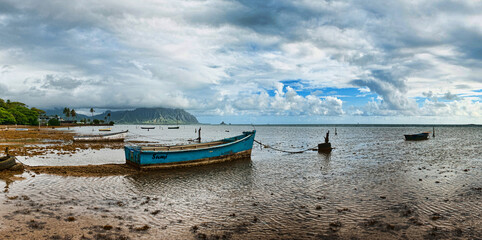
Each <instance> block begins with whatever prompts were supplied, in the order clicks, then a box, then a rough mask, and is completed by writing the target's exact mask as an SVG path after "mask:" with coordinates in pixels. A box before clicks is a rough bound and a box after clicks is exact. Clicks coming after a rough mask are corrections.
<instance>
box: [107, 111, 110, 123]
mask: <svg viewBox="0 0 482 240" xmlns="http://www.w3.org/2000/svg"><path fill="white" fill-rule="evenodd" d="M107 117H108V118H109V122H110V113H107Z"/></svg>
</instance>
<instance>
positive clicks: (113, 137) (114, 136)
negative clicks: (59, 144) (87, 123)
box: [74, 130, 129, 142]
mask: <svg viewBox="0 0 482 240" xmlns="http://www.w3.org/2000/svg"><path fill="white" fill-rule="evenodd" d="M128 131H129V130H126V131H122V132H115V133H107V134H98V135H79V136H74V142H123V141H124V139H125V138H126V136H127V132H128Z"/></svg>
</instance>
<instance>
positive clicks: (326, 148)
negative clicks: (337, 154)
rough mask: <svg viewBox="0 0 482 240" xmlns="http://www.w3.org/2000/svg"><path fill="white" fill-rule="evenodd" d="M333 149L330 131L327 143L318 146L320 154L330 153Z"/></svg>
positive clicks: (326, 139) (327, 134)
mask: <svg viewBox="0 0 482 240" xmlns="http://www.w3.org/2000/svg"><path fill="white" fill-rule="evenodd" d="M332 149H333V148H331V143H330V131H328V132H327V133H326V137H325V142H324V143H320V144H318V153H330V152H331V150H332Z"/></svg>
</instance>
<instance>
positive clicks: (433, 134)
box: [432, 127, 435, 137]
mask: <svg viewBox="0 0 482 240" xmlns="http://www.w3.org/2000/svg"><path fill="white" fill-rule="evenodd" d="M432 137H435V127H433V129H432Z"/></svg>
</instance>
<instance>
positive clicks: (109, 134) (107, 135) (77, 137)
mask: <svg viewBox="0 0 482 240" xmlns="http://www.w3.org/2000/svg"><path fill="white" fill-rule="evenodd" d="M127 132H129V131H128V130H126V131H122V132H114V133H106V134H97V135H95V134H93V135H79V136H74V139H83V138H92V137H101V138H102V137H109V136H113V135H119V134H124V133H127Z"/></svg>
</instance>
